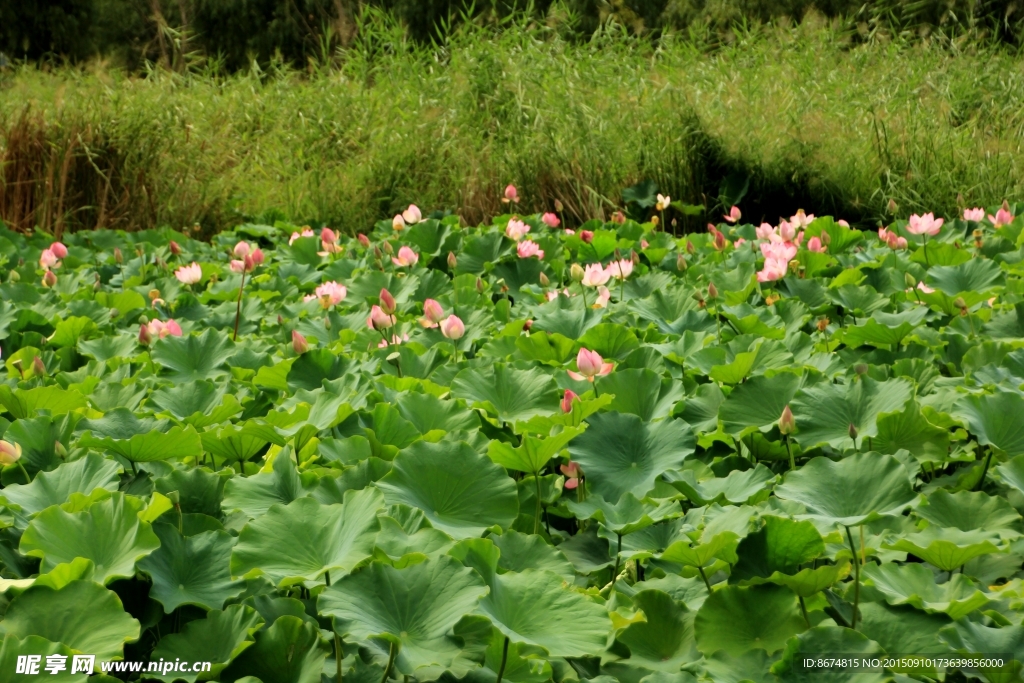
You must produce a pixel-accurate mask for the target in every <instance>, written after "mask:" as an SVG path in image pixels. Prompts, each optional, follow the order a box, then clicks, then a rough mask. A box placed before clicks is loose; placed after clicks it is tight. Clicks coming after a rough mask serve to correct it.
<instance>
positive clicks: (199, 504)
mask: <svg viewBox="0 0 1024 683" xmlns="http://www.w3.org/2000/svg"><path fill="white" fill-rule="evenodd" d="M230 476H231V472H230V471H225V470H221V471H219V472H211V471H210V470H208V469H206V468H205V467H190V468H188V469H183V470H174V471H173V472H171V473H170V474H167V475H165V476H163V477H157V478H156V479H154V480H153V490H155V491H156V492H158V493H162V494H164V495H169V494H171V493H172V492H177V497H178V506H179V507H180V508H181V511H182V512H183V513H186V514H188V513H193V514H203V515H209V516H210V517H220V512H221V510H220V500H221V498H222V497H223V495H224V484H225V482H226V481H227V480H228V479H229V478H230Z"/></svg>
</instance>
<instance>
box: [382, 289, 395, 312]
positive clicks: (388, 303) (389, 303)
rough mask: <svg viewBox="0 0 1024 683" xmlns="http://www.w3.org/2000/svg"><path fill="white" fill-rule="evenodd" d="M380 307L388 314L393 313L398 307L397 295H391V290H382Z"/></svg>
mask: <svg viewBox="0 0 1024 683" xmlns="http://www.w3.org/2000/svg"><path fill="white" fill-rule="evenodd" d="M380 308H381V310H382V311H384V312H385V313H387V314H388V315H392V314H393V313H394V312H395V310H396V309H397V308H398V304H397V303H395V297H393V296H391V292H389V291H388V290H386V289H382V290H380Z"/></svg>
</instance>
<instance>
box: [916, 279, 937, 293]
mask: <svg viewBox="0 0 1024 683" xmlns="http://www.w3.org/2000/svg"><path fill="white" fill-rule="evenodd" d="M917 288H918V289H919V290H921V293H922V294H934V293H935V290H934V289H932V288H931V287H929V286H928V285H926V284H925V283H923V282H918V283H917Z"/></svg>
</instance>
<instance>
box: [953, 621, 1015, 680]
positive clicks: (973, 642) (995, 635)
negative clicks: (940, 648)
mask: <svg viewBox="0 0 1024 683" xmlns="http://www.w3.org/2000/svg"><path fill="white" fill-rule="evenodd" d="M939 638H941V639H942V640H943V641H945V642H946V643H947V644H948V645H949V646H950V647H951V648H953V649H954V650H955V651H956V652H958V653H960V654H974V655H982V656H983V657H984V658H985V659H990V658H991V657H990V655H992V654H993V653H1002V654H1005V655H1009V657H997V659H1003V660H1004V661H1003V665H1002V666H1001V667H991V668H984V669H980V670H977V671H974V670H971V669H968V670H967V671H966V672H965V673H971V674H981V675H982V676H984V678H985V680H986V681H988V683H1010V682H1011V681H1019V680H1020V675H1021V669H1022V663H1024V626H1019V625H1007V626H1003V627H1002V628H993V627H990V626H985V625H984V624H978V623H974V622H971V621H968V620H967V619H964V620H963V621H959V622H957V623H955V624H951V625H949V626H947V627H945V628H943V629H942V630H941V631H939ZM1011 658H1012V660H1011Z"/></svg>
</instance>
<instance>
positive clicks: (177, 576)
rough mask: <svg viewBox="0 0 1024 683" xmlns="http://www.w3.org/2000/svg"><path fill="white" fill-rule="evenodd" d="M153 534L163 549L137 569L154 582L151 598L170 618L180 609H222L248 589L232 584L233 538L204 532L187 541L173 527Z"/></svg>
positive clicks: (159, 528)
mask: <svg viewBox="0 0 1024 683" xmlns="http://www.w3.org/2000/svg"><path fill="white" fill-rule="evenodd" d="M153 531H154V532H155V533H156V535H157V537H159V539H160V548H159V549H158V550H156V551H155V552H154V553H153V554H152V555H150V556H149V557H146V558H145V559H143V560H140V561H139V565H138V566H139V570H140V571H143V572H146V573H147V574H149V576H150V577H151V578H152V579H153V587H152V588H151V589H150V591H149V595H150V597H151V598H153V599H154V600H156V601H157V602H159V603H160V604H162V605H163V606H164V612H166V613H167V614H170V613H171V612H173V611H174V610H175V609H177V608H178V607H179V606H180V605H197V606H199V607H204V608H206V609H220V608H221V607H223V606H224V601H225V600H227V599H228V598H233V597H235V596H236V595H238V594H239V593H241V592H242V591H243V590H244V589H245V584H244V583H243V582H241V581H232V580H231V571H230V568H229V563H230V560H231V547H232V546H233V545H234V544H235V539H234V537H233V536H231V534H229V533H227V532H226V531H205V532H203V533H199V534H196V535H194V536H189V537H187V538H185V537H183V536H182V535H181V534H180V533H179V532H178V529H177V528H175V527H173V526H171V525H170V524H157V525H155V526H154V527H153Z"/></svg>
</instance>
